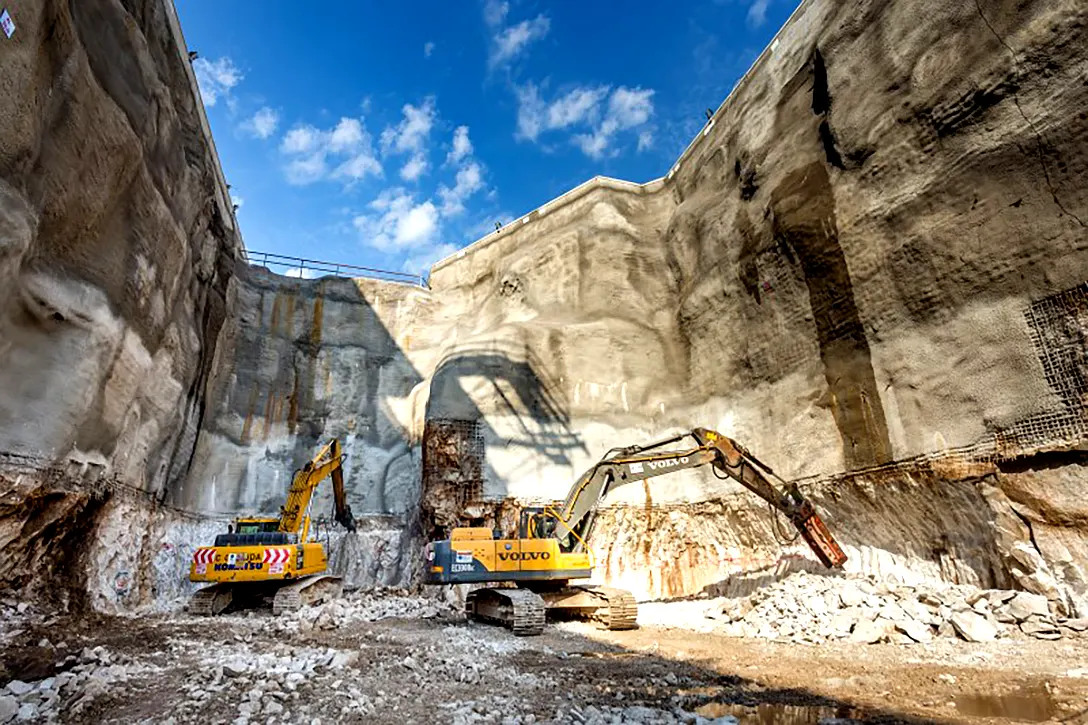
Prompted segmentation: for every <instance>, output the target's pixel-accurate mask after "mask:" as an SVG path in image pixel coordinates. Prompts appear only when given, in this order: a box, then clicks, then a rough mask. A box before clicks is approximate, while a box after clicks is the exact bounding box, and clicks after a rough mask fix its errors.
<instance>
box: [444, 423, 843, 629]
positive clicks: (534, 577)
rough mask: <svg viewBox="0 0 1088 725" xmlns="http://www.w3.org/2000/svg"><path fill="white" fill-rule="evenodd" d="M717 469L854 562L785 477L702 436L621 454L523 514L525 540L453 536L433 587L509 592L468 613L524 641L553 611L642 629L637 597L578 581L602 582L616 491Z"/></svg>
mask: <svg viewBox="0 0 1088 725" xmlns="http://www.w3.org/2000/svg"><path fill="white" fill-rule="evenodd" d="M688 436H691V437H692V438H693V439H694V440H695V443H696V444H697V445H696V447H695V448H688V449H685V450H669V451H658V452H654V451H655V449H659V448H661V447H662V446H667V445H669V444H672V443H675V442H677V441H680V440H683V439H684V438H686V437H688ZM707 463H709V464H711V466H712V469H711V470H713V471H714V472H715V475H716V476H718V477H719V478H727V477H728V478H731V479H734V480H736V481H737V482H739V483H740V484H741V485H743V486H744V487H745V488H747V489H748V490H749V491H751V492H752V493H754V494H756V495H757V496H759V497H760V498H762V499H763V500H765V501H767V502H768V503H769V504H770V505H771V506H772V507H773V508H774V509H775V510H777V511H780V512H782V513H783V514H785V515H786V517H787V518H789V520H790V521H791V522H792V523H793V525H794V527H796V528H797V530H798V531H799V532H800V535H801V536H802V537H803V538H804V540H805V542H806V543H807V544H808V545H809V547H810V548H811V549H812V551H813V552H814V553H815V554H816V558H818V559H819V560H820V562H821V563H822V564H823V565H824V566H826V567H828V568H836V567H841V566H842V565H843V563H844V562H845V561H846V555H845V554H844V553H843V551H842V549H841V548H840V547H839V545H838V543H837V542H836V541H835V538H834V537H833V536H832V535H831V533H830V532H829V531H828V530H827V526H825V525H824V523H823V521H822V520H821V519H820V517H819V516H817V515H816V511H815V510H814V509H813V507H812V504H811V503H810V502H809V501H808V500H807V499H805V498H804V496H802V495H801V492H800V491H799V490H798V489H797V487H796V486H795V485H788V484H784V485H783V486H782V487H781V488H779V487H778V486H776V485H775V484H774V483H772V482H771V478H772V477H773V478H776V479H777V478H778V477H777V476H776V475H775V473H774V471H773V470H772V469H771V468H770V466H767V465H766V464H764V463H761V462H760V461H759V460H758V459H756V457H755V456H753V455H752V454H751V453H749V452H748V451H747V450H746V449H745V448H744V447H743V446H741V445H740V444H739V443H737V442H736V441H734V440H732V439H731V438H727V437H726V436H724V435H722V434H720V433H716V432H715V431H712V430H708V429H706V428H696V429H694V430H693V431H691V432H690V433H684V434H681V435H677V436H673V437H671V438H667V439H665V440H661V441H657V442H656V443H651V444H649V445H644V446H630V447H628V448H613V449H612V450H611V451H609V452H608V453H606V454H605V456H604V458H602V459H601V461H600V462H599V463H597V465H595V466H594V467H593V468H591V469H590V470H588V471H587V472H586V473H584V474H583V475H582V477H581V478H579V479H578V481H577V482H575V484H574V486H573V487H571V489H570V491H569V493H568V494H567V498H566V501H565V502H564V503H563V504H562V506H561V507H560V508H558V509H557V508H555V507H552V506H544V507H527V508H524V509H522V510H521V513H520V517H519V522H518V531H517V538H499V537H498V536H497V535H496V534H495V533H494V532H492V530H491V529H486V528H455V529H453V531H452V532H451V534H450V538H449V539H448V540H445V541H433V542H431V543H429V544H427V546H426V549H425V552H424V554H425V557H426V562H425V564H424V581H425V582H426V583H428V584H465V583H482V582H487V583H498V584H501V585H503V586H499V587H485V588H479V589H475V590H473V591H471V592H469V594H468V596H467V598H466V601H465V609H466V613H467V614H468V615H469V617H471V618H473V619H480V620H485V621H491V622H497V623H499V624H502V625H504V626H506V627H509V628H510V629H512V630H513V632H514V634H518V635H536V634H540V632H541V631H543V629H544V619H545V613H546V612H549V611H556V612H562V613H565V614H567V615H574V616H580V617H587V618H589V619H593V620H596V621H597V622H598V623H599V624H600V625H601V626H603V627H605V628H607V629H632V628H634V627H635V620H636V616H637V613H638V607H637V605H636V603H635V598H634V597H633V596H632V595H631V593H630V592H627V591H624V590H622V589H615V588H612V587H602V586H594V585H591V584H584V585H583V584H578V585H572V584H571V583H570V582H571V580H574V579H587V578H589V577H590V575H591V574H592V571H593V562H592V553H591V552H590V551H589V547H588V545H587V544H586V542H587V541H589V537H590V533H591V532H592V530H593V523H594V519H595V518H596V514H597V509H598V507H599V506H600V504H601V501H602V499H603V498H604V496H605V494H607V493H608V492H609V491H610V490H613V489H615V488H618V487H620V486H624V485H626V484H628V483H634V482H636V481H644V480H646V479H648V478H653V477H655V476H660V475H662V474H665V473H673V472H675V471H681V470H684V469H686V468H695V467H696V466H702V465H705V464H707ZM721 474H724V475H721ZM778 480H779V481H781V479H778Z"/></svg>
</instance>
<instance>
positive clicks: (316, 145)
mask: <svg viewBox="0 0 1088 725" xmlns="http://www.w3.org/2000/svg"><path fill="white" fill-rule="evenodd" d="M280 151H281V152H282V153H283V154H284V155H285V156H286V157H287V158H288V160H287V164H286V166H285V167H284V173H285V174H286V176H287V181H288V183H291V184H295V185H298V186H303V185H306V184H312V183H314V182H317V181H321V180H323V179H330V178H331V179H340V180H346V181H348V182H351V181H357V180H359V179H362V178H364V177H366V176H368V175H372V176H381V174H382V165H381V163H380V162H379V161H378V159H377V158H376V157H375V155H374V150H373V148H372V146H371V140H370V134H368V133H367V131H366V128H365V127H364V126H363V124H362V122H361V121H360V120H359V119H357V118H347V117H345V118H341V119H340V120H339V121H338V122H337V124H336V125H335V126H334V127H332V128H330V129H328V130H320V129H317V128H314V127H313V126H310V125H308V124H307V125H302V126H296V127H295V128H292V129H291V130H290V131H288V132H287V133H286V134H285V135H284V137H283V141H282V142H281V143H280Z"/></svg>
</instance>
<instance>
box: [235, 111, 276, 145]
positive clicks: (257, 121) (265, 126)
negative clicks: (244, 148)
mask: <svg viewBox="0 0 1088 725" xmlns="http://www.w3.org/2000/svg"><path fill="white" fill-rule="evenodd" d="M279 122H280V116H279V114H278V113H276V112H275V111H274V110H272V109H271V108H269V107H268V106H265V107H264V108H262V109H261V110H259V111H257V112H256V113H254V114H253V117H252V118H250V119H248V120H246V121H244V122H243V123H242V126H241V128H242V130H243V131H245V132H246V133H248V134H250V135H252V136H254V137H255V138H262V139H263V138H268V137H269V136H271V135H272V134H274V133H275V132H276V127H277V126H278V125H279Z"/></svg>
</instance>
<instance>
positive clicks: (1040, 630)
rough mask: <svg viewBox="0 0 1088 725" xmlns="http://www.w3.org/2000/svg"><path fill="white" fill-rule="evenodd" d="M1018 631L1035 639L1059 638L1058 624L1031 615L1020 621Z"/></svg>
mask: <svg viewBox="0 0 1088 725" xmlns="http://www.w3.org/2000/svg"><path fill="white" fill-rule="evenodd" d="M1020 631H1021V632H1023V633H1024V634H1028V635H1031V636H1032V637H1035V638H1036V639H1061V636H1062V633H1061V630H1059V629H1058V626H1057V625H1056V624H1054V623H1053V622H1052V621H1050V620H1049V619H1047V618H1044V617H1040V616H1033V617H1031V618H1030V619H1027V620H1025V621H1023V622H1021V623H1020Z"/></svg>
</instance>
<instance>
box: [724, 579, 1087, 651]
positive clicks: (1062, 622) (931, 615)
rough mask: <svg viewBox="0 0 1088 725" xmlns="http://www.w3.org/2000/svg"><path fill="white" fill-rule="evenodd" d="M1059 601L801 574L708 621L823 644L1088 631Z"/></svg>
mask: <svg viewBox="0 0 1088 725" xmlns="http://www.w3.org/2000/svg"><path fill="white" fill-rule="evenodd" d="M1063 613H1064V612H1063V607H1062V605H1061V603H1060V602H1050V601H1048V600H1047V598H1046V597H1044V596H1042V595H1039V594H1031V593H1029V592H1022V591H1021V592H1016V591H1007V590H996V589H991V590H983V589H977V588H975V587H970V586H958V585H947V584H937V583H934V584H927V585H920V586H908V585H903V584H888V583H884V582H879V581H876V580H874V579H871V578H859V579H848V578H843V577H824V576H812V575H808V574H805V573H804V572H799V573H797V574H795V575H793V576H791V577H789V578H787V579H783V580H782V581H779V582H776V583H774V584H771V585H768V586H766V587H763V588H761V589H759V590H757V591H755V592H753V593H752V594H750V595H749V596H747V597H743V598H736V599H725V600H724V601H723V602H722V603H721V604H718V605H715V606H713V607H711V608H710V609H709V610H707V612H706V616H707V617H709V618H710V619H713V620H718V621H720V622H721V623H722V624H720V625H719V626H718V627H717V629H718V630H719V631H722V632H724V633H725V634H729V635H732V636H736V637H760V638H765V639H783V640H788V641H792V642H798V643H801V642H806V643H818V642H825V641H828V640H833V639H849V640H851V641H854V642H861V643H867V644H874V643H877V642H892V643H897V644H912V643H919V642H920V643H925V642H929V641H931V640H932V639H933V638H934V637H958V638H960V639H964V640H967V641H968V642H988V641H992V640H994V639H997V638H999V637H1006V636H1010V635H1013V634H1016V633H1018V632H1019V633H1021V634H1023V635H1029V636H1032V637H1035V638H1037V639H1060V638H1061V637H1063V636H1065V635H1070V634H1074V633H1077V632H1084V631H1085V630H1088V618H1082V619H1072V618H1067V617H1065V616H1062V615H1063Z"/></svg>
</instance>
